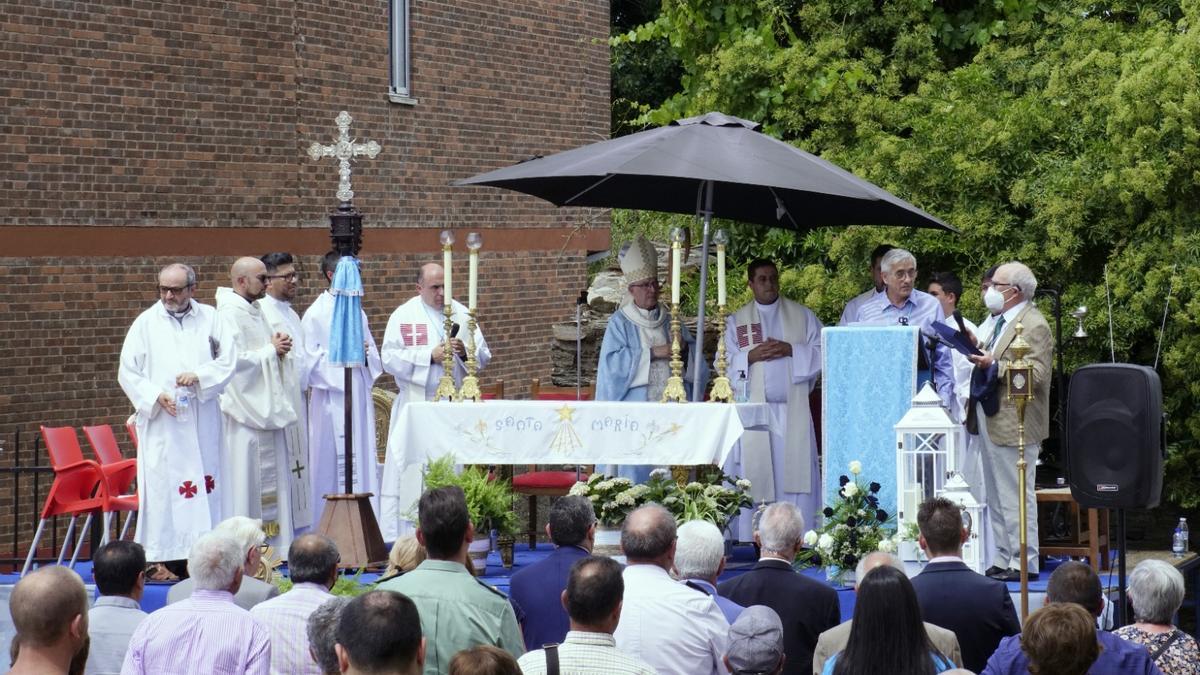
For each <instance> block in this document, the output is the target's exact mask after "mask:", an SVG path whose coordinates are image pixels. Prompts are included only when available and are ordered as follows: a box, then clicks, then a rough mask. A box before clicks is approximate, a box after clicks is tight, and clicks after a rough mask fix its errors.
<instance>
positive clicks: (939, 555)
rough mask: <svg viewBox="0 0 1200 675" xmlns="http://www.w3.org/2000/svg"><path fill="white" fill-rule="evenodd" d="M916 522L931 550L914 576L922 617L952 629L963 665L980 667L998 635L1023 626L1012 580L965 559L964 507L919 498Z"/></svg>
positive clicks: (925, 546) (973, 668)
mask: <svg viewBox="0 0 1200 675" xmlns="http://www.w3.org/2000/svg"><path fill="white" fill-rule="evenodd" d="M977 525H978V524H977ZM917 526H918V527H919V528H920V530H921V537H920V544H921V548H922V549H924V550H925V552H926V554H927V555H928V556H929V563H928V564H927V565H925V569H924V570H922V571H921V573H920V574H918V575H917V576H915V577H913V579H912V585H913V588H914V589H915V590H916V592H917V602H918V603H919V604H920V605H921V618H922V619H923V620H924V621H926V622H927V623H931V624H934V625H935V626H941V627H942V628H945V629H947V630H952V631H954V633H955V634H956V635H957V636H958V646H959V647H960V648H961V649H962V657H963V667H964V668H966V669H968V670H971V671H973V672H976V673H978V672H980V671H982V670H983V667H984V666H985V665H986V664H987V660H988V657H990V656H991V655H992V652H994V651H996V647H997V646H998V645H999V644H1000V640H1002V639H1004V638H1005V637H1007V636H1009V635H1017V634H1019V633H1020V632H1021V625H1020V624H1019V623H1018V622H1017V612H1016V610H1015V609H1014V608H1013V603H1012V598H1011V597H1010V596H1009V594H1008V585H1007V584H1005V583H1004V582H1003V581H997V580H995V579H989V578H988V577H985V576H984V575H982V574H979V573H977V572H975V571H974V570H972V569H971V568H969V567H967V565H966V563H964V562H963V560H962V544H963V542H964V541H966V538H967V536H969V534H970V531H969V530H968V529H967V528H965V527H963V521H962V510H961V509H960V508H959V506H958V505H957V504H955V503H954V502H952V501H950V500H948V499H946V498H944V497H935V498H933V499H930V500H928V501H926V502H925V503H924V504H921V507H920V508H919V509H918V510H917Z"/></svg>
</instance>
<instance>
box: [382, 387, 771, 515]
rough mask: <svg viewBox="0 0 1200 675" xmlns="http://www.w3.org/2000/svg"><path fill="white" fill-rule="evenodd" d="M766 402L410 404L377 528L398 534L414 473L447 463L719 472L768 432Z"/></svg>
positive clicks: (416, 485)
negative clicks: (744, 439)
mask: <svg viewBox="0 0 1200 675" xmlns="http://www.w3.org/2000/svg"><path fill="white" fill-rule="evenodd" d="M769 420H770V412H769V409H768V407H767V405H766V404H763V403H738V404H728V403H630V402H623V401H503V400H491V401H481V402H478V403H475V402H463V403H446V402H421V403H410V404H408V405H406V406H404V407H403V408H401V409H400V412H399V415H398V417H397V419H396V420H394V421H393V422H392V429H391V433H392V434H394V435H398V437H399V443H396V439H390V442H389V444H388V445H389V448H397V447H398V448H401V449H402V450H401V452H399V453H395V452H391V451H389V452H388V453H387V456H386V458H385V460H384V464H383V476H382V479H381V480H380V521H381V522H380V526H381V529H382V530H383V531H384V536H385V537H387V536H388V534H389V533H392V534H400V531H399V529H397V528H398V526H399V522H398V521H400V520H406V521H407V520H411V519H412V518H411V516H412V515H413V514H414V512H415V510H416V501H417V499H418V498H419V497H420V496H421V487H420V481H419V480H415V477H414V475H413V472H414V469H415V470H419V469H420V467H422V466H424V465H425V464H426V463H427V462H429V461H431V460H435V459H437V458H439V457H442V456H443V455H453V456H454V461H455V462H459V463H463V464H653V465H669V464H686V465H696V464H716V465H718V466H722V465H724V463H725V459H726V457H728V455H729V453H730V451H731V450H732V449H733V447H734V444H736V443H737V441H738V439H740V438H741V436H742V432H743V431H744V430H746V429H754V430H760V429H766V427H767V424H768V423H769Z"/></svg>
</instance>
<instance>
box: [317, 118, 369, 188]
mask: <svg viewBox="0 0 1200 675" xmlns="http://www.w3.org/2000/svg"><path fill="white" fill-rule="evenodd" d="M353 121H354V118H352V117H350V113H348V112H346V111H345V110H343V111H342V112H340V113H338V116H337V118H336V119H334V122H336V123H337V128H338V135H337V140H336V141H335V142H334V144H333V145H321V144H320V143H317V142H315V141H314V142H313V144H312V145H310V146H308V156H309V157H311V158H312V160H313V161H314V162H315V161H317V160H318V159H321V158H322V157H336V158H337V160H338V190H337V197H338V199H340V200H341V201H343V202H350V201H351V200H353V199H354V191H353V190H351V189H350V160H351V159H354V158H355V157H359V156H361V155H366V156H367V157H368V158H369V159H375V156H376V155H378V154H379V150H380V147H379V144H378V143H376V142H375V141H368V142H366V143H358V142H356V139H352V138H350V123H351V122H353Z"/></svg>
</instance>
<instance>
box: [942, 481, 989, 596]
mask: <svg viewBox="0 0 1200 675" xmlns="http://www.w3.org/2000/svg"><path fill="white" fill-rule="evenodd" d="M941 496H942V497H945V498H946V499H949V500H950V501H952V502H954V503H955V504H958V505H959V506H960V507H962V513H963V527H965V528H967V529H968V530H970V532H971V534H970V535H969V536H968V537H967V540H966V541H965V542H963V547H962V558H963V562H964V563H966V564H967V567H970V568H971V569H973V570H975V571H976V572H978V573H980V574H983V537H981V536H979V533H980V532H982V531H983V527H984V523H983V510H984V508H985V507H983V506H980V504H979V502H977V501H975V497H973V496H972V495H971V488H970V486H969V485H967V481H965V480H963V477H962V474H960V473H956V474H954V475H953V476H951V477H950V480H948V481H946V485H945V487H944V488H943V489H942V493H941Z"/></svg>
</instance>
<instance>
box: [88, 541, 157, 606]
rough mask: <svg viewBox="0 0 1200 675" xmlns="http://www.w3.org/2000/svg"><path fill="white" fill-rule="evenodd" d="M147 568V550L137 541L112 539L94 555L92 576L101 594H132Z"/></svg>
mask: <svg viewBox="0 0 1200 675" xmlns="http://www.w3.org/2000/svg"><path fill="white" fill-rule="evenodd" d="M145 570H146V551H145V549H143V548H142V545H141V544H139V543H137V542H132V541H124V540H120V539H118V540H115V541H110V542H108V543H107V544H105V545H104V546H101V547H100V550H98V551H96V555H94V556H92V578H93V579H95V580H96V588H98V589H100V595H130V594H132V593H133V589H134V588H135V587H136V586H137V581H138V576H139V575H141V574H142V573H143V572H144V571H145Z"/></svg>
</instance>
